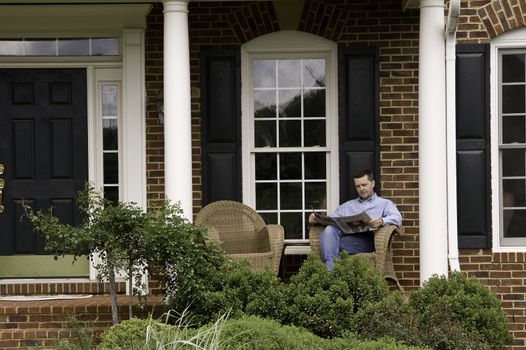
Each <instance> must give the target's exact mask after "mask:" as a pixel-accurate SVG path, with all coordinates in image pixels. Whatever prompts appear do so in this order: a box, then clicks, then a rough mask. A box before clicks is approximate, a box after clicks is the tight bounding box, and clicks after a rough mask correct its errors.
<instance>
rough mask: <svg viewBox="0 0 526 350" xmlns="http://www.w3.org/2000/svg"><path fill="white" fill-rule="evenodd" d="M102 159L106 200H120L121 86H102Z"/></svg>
mask: <svg viewBox="0 0 526 350" xmlns="http://www.w3.org/2000/svg"><path fill="white" fill-rule="evenodd" d="M101 87H102V89H101V100H102V111H101V116H102V159H103V174H104V175H103V181H104V184H103V189H104V198H107V199H109V200H111V201H113V202H117V201H118V200H119V86H118V85H116V84H102V86H101Z"/></svg>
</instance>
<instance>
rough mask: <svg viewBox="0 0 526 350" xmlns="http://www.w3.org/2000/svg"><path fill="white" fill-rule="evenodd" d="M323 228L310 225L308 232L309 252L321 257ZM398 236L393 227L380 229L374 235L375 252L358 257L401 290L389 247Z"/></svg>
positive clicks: (397, 230) (396, 228) (398, 232)
mask: <svg viewBox="0 0 526 350" xmlns="http://www.w3.org/2000/svg"><path fill="white" fill-rule="evenodd" d="M324 228H325V227H324V226H321V225H312V226H311V228H310V230H309V243H310V247H311V251H312V252H314V253H316V254H318V255H321V252H320V234H321V232H322V231H323V229H324ZM399 234H400V229H399V228H398V227H396V226H395V225H387V226H383V227H380V228H379V229H378V231H377V232H376V234H375V235H374V247H375V251H374V252H371V253H359V254H357V255H358V256H361V257H363V258H365V259H366V260H367V261H369V262H370V263H371V264H372V265H373V266H374V267H376V269H377V270H378V271H380V273H382V274H383V276H384V278H385V279H386V280H392V281H393V282H395V283H396V286H397V287H398V288H399V289H400V290H403V289H402V286H401V285H400V282H399V281H398V278H397V277H396V273H395V270H394V267H393V257H392V255H391V245H392V243H393V237H394V236H395V235H399Z"/></svg>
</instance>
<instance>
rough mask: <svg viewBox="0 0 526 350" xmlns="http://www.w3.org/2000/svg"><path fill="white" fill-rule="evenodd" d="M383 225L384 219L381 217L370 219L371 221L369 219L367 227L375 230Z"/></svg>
mask: <svg viewBox="0 0 526 350" xmlns="http://www.w3.org/2000/svg"><path fill="white" fill-rule="evenodd" d="M383 225H384V220H383V219H382V218H378V219H372V220H371V221H369V227H371V228H374V229H375V230H376V229H378V228H379V227H381V226H383Z"/></svg>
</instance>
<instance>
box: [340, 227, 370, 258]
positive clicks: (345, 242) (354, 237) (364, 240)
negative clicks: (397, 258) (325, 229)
mask: <svg viewBox="0 0 526 350" xmlns="http://www.w3.org/2000/svg"><path fill="white" fill-rule="evenodd" d="M340 249H341V251H344V252H347V253H349V255H354V254H358V253H370V252H374V232H364V233H354V234H349V235H344V236H342V238H341V239H340Z"/></svg>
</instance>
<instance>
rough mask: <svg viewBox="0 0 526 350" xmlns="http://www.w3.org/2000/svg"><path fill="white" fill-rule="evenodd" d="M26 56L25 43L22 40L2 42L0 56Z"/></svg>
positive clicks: (0, 42) (0, 41)
mask: <svg viewBox="0 0 526 350" xmlns="http://www.w3.org/2000/svg"><path fill="white" fill-rule="evenodd" d="M23 54H24V42H23V41H21V40H0V55H2V56H22V55H23Z"/></svg>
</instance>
